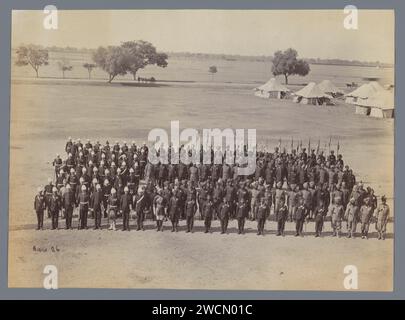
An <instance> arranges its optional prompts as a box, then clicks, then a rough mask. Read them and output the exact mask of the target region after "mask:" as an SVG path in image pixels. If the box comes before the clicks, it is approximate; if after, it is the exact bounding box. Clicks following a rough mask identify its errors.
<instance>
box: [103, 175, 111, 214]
mask: <svg viewBox="0 0 405 320" xmlns="http://www.w3.org/2000/svg"><path fill="white" fill-rule="evenodd" d="M110 193H111V185H110V181H109V180H108V179H104V184H103V207H104V218H107V217H108V215H107V208H108V198H109V197H110Z"/></svg>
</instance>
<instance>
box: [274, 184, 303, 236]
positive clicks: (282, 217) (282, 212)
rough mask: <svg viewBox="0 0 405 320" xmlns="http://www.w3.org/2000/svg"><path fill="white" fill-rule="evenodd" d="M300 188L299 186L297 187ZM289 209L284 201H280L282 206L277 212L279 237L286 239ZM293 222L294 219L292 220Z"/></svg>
mask: <svg viewBox="0 0 405 320" xmlns="http://www.w3.org/2000/svg"><path fill="white" fill-rule="evenodd" d="M297 187H298V186H297ZM288 214H289V212H288V208H287V206H286V204H285V201H284V200H280V206H279V208H278V210H277V211H276V220H277V236H280V235H282V236H283V237H284V228H285V222H286V220H287V218H288ZM291 221H292V219H291Z"/></svg>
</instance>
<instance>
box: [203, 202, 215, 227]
mask: <svg viewBox="0 0 405 320" xmlns="http://www.w3.org/2000/svg"><path fill="white" fill-rule="evenodd" d="M202 211H203V215H204V226H205V233H208V232H209V231H210V229H211V220H212V215H213V212H214V204H213V202H212V200H211V196H210V195H207V201H205V203H204V205H203V209H202Z"/></svg>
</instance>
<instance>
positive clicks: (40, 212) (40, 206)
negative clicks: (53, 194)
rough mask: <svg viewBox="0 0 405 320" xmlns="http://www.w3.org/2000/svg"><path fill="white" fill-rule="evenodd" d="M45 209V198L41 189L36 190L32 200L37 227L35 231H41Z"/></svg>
mask: <svg viewBox="0 0 405 320" xmlns="http://www.w3.org/2000/svg"><path fill="white" fill-rule="evenodd" d="M45 208H46V203H45V197H44V195H43V190H42V188H41V187H39V188H38V194H37V195H36V196H35V200H34V210H35V213H36V215H37V220H38V226H37V230H40V229H43V226H44V210H45Z"/></svg>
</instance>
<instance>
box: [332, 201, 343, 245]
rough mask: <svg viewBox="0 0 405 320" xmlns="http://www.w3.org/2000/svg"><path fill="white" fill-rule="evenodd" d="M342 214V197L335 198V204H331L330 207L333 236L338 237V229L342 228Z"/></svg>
mask: <svg viewBox="0 0 405 320" xmlns="http://www.w3.org/2000/svg"><path fill="white" fill-rule="evenodd" d="M343 215H344V209H343V206H342V199H341V198H335V204H332V209H331V218H332V219H331V225H332V229H333V236H334V237H336V236H338V237H339V238H340V230H341V228H342V218H343Z"/></svg>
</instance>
